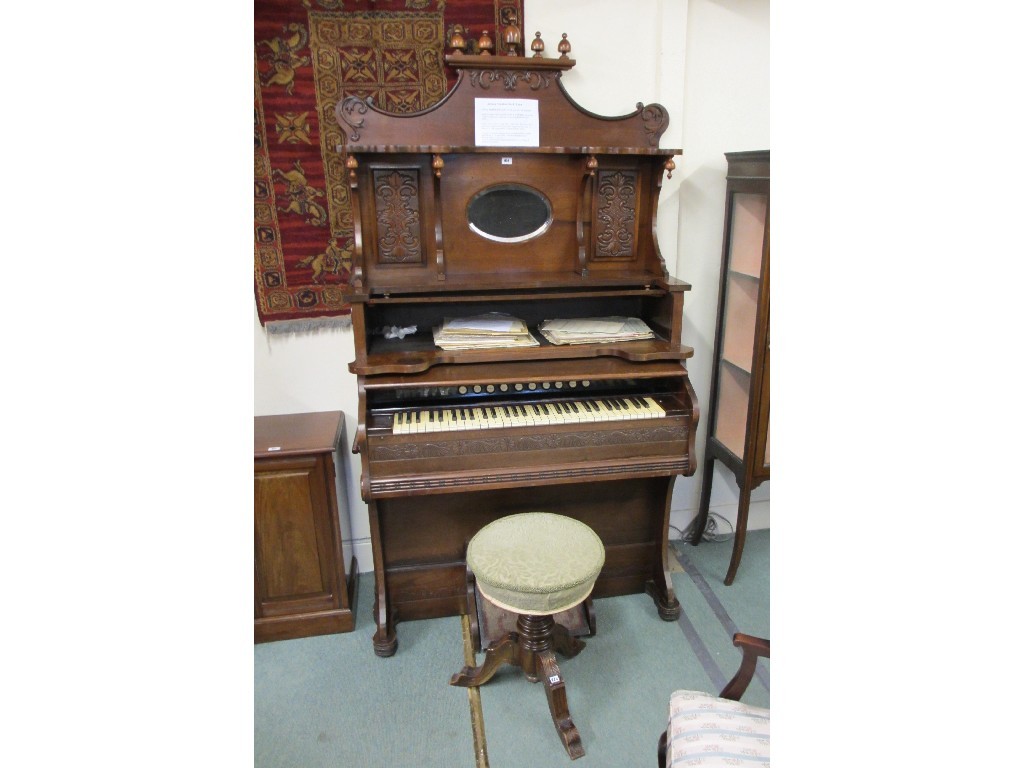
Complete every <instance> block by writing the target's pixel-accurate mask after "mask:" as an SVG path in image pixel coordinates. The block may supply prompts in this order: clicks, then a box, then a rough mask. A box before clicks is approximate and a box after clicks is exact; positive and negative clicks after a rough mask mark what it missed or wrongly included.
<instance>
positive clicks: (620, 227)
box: [594, 171, 637, 259]
mask: <svg viewBox="0 0 1024 768" xmlns="http://www.w3.org/2000/svg"><path fill="white" fill-rule="evenodd" d="M636 182H637V174H636V172H635V171H599V172H598V174H597V200H598V203H597V223H596V230H595V231H596V238H595V239H596V240H597V250H596V252H595V254H594V258H595V259H617V258H627V257H630V256H632V255H633V253H634V249H635V236H634V232H635V229H636Z"/></svg>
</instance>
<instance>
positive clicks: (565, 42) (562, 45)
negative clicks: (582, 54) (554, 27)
mask: <svg viewBox="0 0 1024 768" xmlns="http://www.w3.org/2000/svg"><path fill="white" fill-rule="evenodd" d="M571 50H572V44H571V43H570V42H569V35H568V34H566V33H565V32H563V33H562V39H561V41H560V42H559V43H558V52H559V53H560V54H562V55H561V56H559V57H558V58H560V59H568V58H569V51H571Z"/></svg>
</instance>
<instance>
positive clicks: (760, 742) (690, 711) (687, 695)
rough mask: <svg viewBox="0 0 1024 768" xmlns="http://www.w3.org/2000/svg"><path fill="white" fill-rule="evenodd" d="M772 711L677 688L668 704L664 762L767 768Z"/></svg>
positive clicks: (706, 767) (668, 764) (705, 765)
mask: <svg viewBox="0 0 1024 768" xmlns="http://www.w3.org/2000/svg"><path fill="white" fill-rule="evenodd" d="M769 720H770V710H767V709H764V708H763V707H752V706H750V705H749V704H743V703H742V702H739V701H730V700H729V699H719V698H717V697H715V696H709V695H708V694H706V693H700V692H697V691H676V692H675V693H673V694H672V700H671V702H670V703H669V722H668V748H667V752H666V758H665V765H666V766H673V767H674V768H678V767H679V766H698V765H699V766H701V767H702V768H716V767H717V766H754V765H756V766H760V767H761V768H767V766H769V762H768V746H769V742H768V726H769Z"/></svg>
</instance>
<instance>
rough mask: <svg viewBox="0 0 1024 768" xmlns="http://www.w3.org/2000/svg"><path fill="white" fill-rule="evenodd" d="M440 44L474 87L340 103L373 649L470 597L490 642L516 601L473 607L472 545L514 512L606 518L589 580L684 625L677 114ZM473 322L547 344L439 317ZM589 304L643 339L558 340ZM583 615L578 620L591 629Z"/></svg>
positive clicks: (690, 427)
mask: <svg viewBox="0 0 1024 768" xmlns="http://www.w3.org/2000/svg"><path fill="white" fill-rule="evenodd" d="M447 62H448V63H449V64H450V65H451V66H453V67H454V68H455V69H456V70H457V71H458V81H457V82H456V84H455V86H454V88H453V89H452V90H451V91H450V92H449V93H448V95H447V96H445V98H444V99H443V100H442V101H441V102H439V103H438V104H437V105H435V106H434V107H431V108H429V109H426V110H423V111H421V112H417V113H413V114H409V115H394V114H386V113H384V112H381V111H379V110H378V109H377V108H376V107H374V106H373V104H372V103H370V102H368V101H364V100H362V99H359V98H358V97H355V96H350V97H347V98H345V99H344V100H343V101H342V102H340V103H339V104H338V106H337V109H336V111H335V117H336V119H337V121H338V126H339V127H340V128H341V131H342V137H341V142H342V143H340V144H339V145H338V151H339V153H340V154H341V160H342V162H344V167H345V168H346V170H347V172H348V187H349V189H348V192H349V196H350V199H351V201H352V210H353V214H354V228H353V229H354V233H355V239H354V243H353V246H352V269H351V271H350V275H351V277H350V280H349V283H348V286H347V287H346V289H345V300H346V302H347V303H348V304H349V306H350V307H351V310H352V315H351V317H352V330H353V340H354V347H355V359H354V360H353V361H352V362H351V363H350V364H349V371H350V372H351V373H352V374H354V375H355V376H356V377H357V388H358V392H359V405H358V428H357V430H356V436H355V440H354V444H353V448H352V450H353V452H354V453H355V454H356V455H358V456H359V461H360V464H361V473H360V491H361V494H362V498H363V499H364V501H366V503H367V506H368V509H369V523H370V538H371V544H372V547H373V559H374V606H373V612H374V622H375V623H376V632H375V633H374V636H373V647H374V651H375V652H376V653H377V655H379V656H390V655H391V654H393V653H395V652H396V651H397V649H398V633H397V631H396V626H397V625H398V624H399V623H400V622H402V621H410V620H415V619H425V618H434V617H439V616H455V615H459V614H467V615H470V616H471V617H472V616H473V615H474V613H476V614H477V615H476V623H477V625H478V626H477V628H476V632H477V633H480V632H481V626H482V627H483V630H482V633H481V634H482V635H483V636H482V637H480V638H479V640H478V642H485V641H486V640H485V638H486V636H488V633H489V630H488V627H489V626H490V625H491V624H492V623H494V624H500V619H497V618H496V619H495V620H494V621H493V622H492V621H491V618H492V617H486V616H482V615H480V614H479V613H478V611H477V609H476V607H475V606H474V603H475V602H476V601H475V599H474V598H473V596H472V594H473V592H472V589H467V581H466V578H467V577H466V561H465V552H466V546H467V544H468V542H469V540H470V539H471V538H472V536H473V535H474V534H475V533H476V532H477V531H478V530H479V529H480V528H481V527H482V526H484V525H486V524H487V523H489V522H491V521H493V520H495V519H497V518H498V517H501V516H504V515H510V514H514V513H517V512H527V511H547V512H554V513H558V514H562V515H567V516H569V517H573V518H575V519H577V520H580V521H582V522H584V523H586V524H587V525H589V526H590V527H591V528H593V529H594V530H595V531H596V532H597V534H598V535H599V536H600V537H601V539H602V541H603V543H604V546H605V550H606V555H605V564H604V567H603V569H602V570H601V573H600V574H599V576H598V578H597V582H596V585H595V588H594V591H593V596H594V597H595V598H600V597H606V596H611V595H624V594H631V593H647V594H649V595H651V597H652V600H653V601H654V605H655V608H656V612H657V614H658V616H659V617H660V618H661V619H663V620H666V621H671V620H674V619H675V618H677V617H678V616H679V615H680V611H681V607H680V604H679V601H678V600H677V598H676V595H675V593H674V592H673V589H672V580H671V577H670V576H669V568H668V561H667V547H668V530H669V528H668V518H669V505H670V502H671V498H672V488H673V485H674V482H675V478H676V477H678V476H679V475H691V474H693V472H694V469H695V463H694V433H695V428H696V425H697V420H698V408H697V401H696V397H695V396H694V393H693V388H692V386H691V384H690V380H689V374H688V372H687V370H686V366H685V361H686V360H687V359H688V358H690V357H692V355H693V349H692V348H690V347H688V346H686V345H684V344H683V343H682V329H683V299H684V296H685V294H686V292H687V291H689V289H690V285H689V284H688V283H686V282H684V281H682V280H679V279H677V278H675V277H673V276H671V275H669V273H668V269H667V268H666V265H665V259H664V258H663V257H662V254H661V251H660V247H659V245H658V242H657V228H656V226H655V222H656V214H657V209H658V199H659V195H660V193H661V186H662V182H663V179H664V178H666V177H671V174H672V171H673V169H674V168H675V162H674V161H673V160H672V158H673V156H675V155H677V154H679V153H680V150H677V149H662V148H661V147H660V146H659V139H660V137H661V135H662V133H663V132H664V131H665V129H666V127H667V126H668V114H667V112H666V111H665V109H664V108H663V107H662V106H660V105H658V104H649V105H646V106H644V105H642V104H640V105H637V106H636V109H635V111H634V112H631V113H630V114H626V115H622V116H616V117H611V118H608V117H602V116H599V115H596V114H594V113H592V112H588V111H586V110H584V109H583V108H582V107H580V106H579V105H577V104H576V103H575V102H574V101H573V100H572V99H571V97H569V95H568V94H567V93H566V91H565V89H564V87H563V86H562V83H561V74H562V72H564V71H566V70H568V69H570V68H571V67H573V66H574V65H575V61H574V60H572V59H569V58H568V57H565V58H563V59H546V58H542V57H540V58H529V59H527V58H524V57H517V56H477V55H468V54H460V55H458V56H449V57H447ZM624 103H625V104H627V105H633V104H636V100H635V99H632V100H630V99H625V101H624ZM531 115H533V116H535V119H536V122H535V123H532V122H531V120H532V119H533V118H531V117H530V116H531ZM508 120H511V121H512V124H513V125H515V124H518V127H519V128H521V129H525V130H515V131H512V132H511V133H510V132H509V131H507V130H506V129H507V128H508V126H509V123H508V122H507V121H508ZM533 133H535V134H536V141H532V143H530V137H531V136H532V135H533ZM509 136H515V137H516V140H517V141H525V142H527V143H526V144H525V145H523V144H518V145H511V146H504V145H502V144H503V142H507V141H510V139H508V137H509ZM479 137H487V138H486V140H481V143H480V144H479V145H478V144H477V140H478V138H479ZM480 317H488V318H490V319H493V320H494V321H495V322H496V323H497V324H498V325H501V323H502V322H504V319H505V318H514V320H515V321H518V322H515V323H512V324H513V325H515V326H520V325H522V326H525V327H526V329H527V330H528V332H529V335H530V336H531V337H532V338H531V339H530V340H528V344H527V345H523V346H510V345H505V346H493V345H492V346H486V345H485V346H477V347H471V348H466V347H465V345H459V346H457V347H455V348H451V347H447V348H446V346H445V345H442V344H438V343H436V341H437V338H436V337H435V335H434V333H435V329H437V330H440V329H441V328H444V327H446V326H448V325H449V323H451V322H452V321H459V320H466V319H470V318H480ZM595 319H596V320H601V321H602V322H601V323H598V324H596V326H595V324H594V323H593V322H590V323H589V324H585V325H590V326H591V329H593V328H594V327H598V326H600V327H604V326H609V325H612V326H616V327H619V326H622V325H623V324H626V325H628V326H629V327H631V328H636V327H639V326H646V328H647V329H649V331H650V334H649V335H647V336H645V337H643V338H630V339H614V340H612V339H609V338H608V337H602V340H601V341H596V340H595V339H596V337H593V336H592V337H591V338H590V339H589V340H588V341H593V342H594V343H566V344H563V343H559V341H560V339H557V338H551V337H549V336H547V335H545V334H544V333H542V332H541V329H542V327H544V326H545V323H546V321H563V322H562V323H559V324H569V325H579V324H580V323H578V322H576V321H584V320H585V321H593V320H595ZM565 321H569V322H568V323H565ZM638 321H639V322H638ZM489 340H490V339H489ZM587 611H588V612H587V614H586V616H581V617H577V618H578V621H576V624H577V625H578V628H579V630H580V631H584V630H586V631H588V632H592V631H593V628H594V626H595V625H594V622H593V613H592V605H591V606H590V608H588V609H587ZM651 613H652V615H653V614H654V613H655V611H652V612H651Z"/></svg>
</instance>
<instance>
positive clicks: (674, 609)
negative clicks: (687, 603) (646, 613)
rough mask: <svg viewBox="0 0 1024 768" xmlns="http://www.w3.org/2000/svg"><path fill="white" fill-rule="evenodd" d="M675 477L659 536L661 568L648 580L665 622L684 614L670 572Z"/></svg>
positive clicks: (666, 499)
mask: <svg viewBox="0 0 1024 768" xmlns="http://www.w3.org/2000/svg"><path fill="white" fill-rule="evenodd" d="M675 484H676V478H675V475H673V476H672V477H670V478H669V481H668V487H667V489H666V491H665V509H664V513H663V515H662V518H663V519H662V524H661V534H660V535H659V536H658V553H659V563H660V568H659V567H656V568H655V570H654V572H653V574H652V578H651V579H649V580H648V582H647V585H646V588H647V594H649V595H650V596H651V597H652V598H653V599H654V604H655V606H657V608H658V616H660V617H661V618H662V620H664V621H675V620H676V619H678V618H679V615H680V613H682V610H683V609H682V606H681V605H679V600H678V599H677V598H676V593H675V588H674V587H673V586H672V574H671V572H670V571H669V559H668V547H669V543H668V540H669V535H668V532H669V527H668V523H669V511H670V508H671V506H672V489H673V488H674V487H675Z"/></svg>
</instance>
